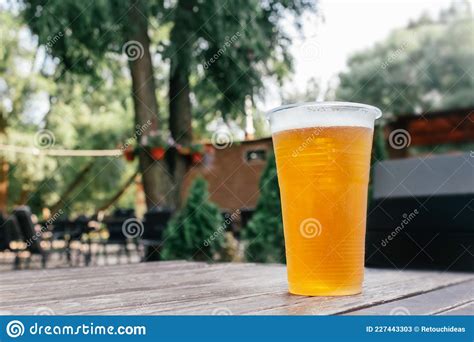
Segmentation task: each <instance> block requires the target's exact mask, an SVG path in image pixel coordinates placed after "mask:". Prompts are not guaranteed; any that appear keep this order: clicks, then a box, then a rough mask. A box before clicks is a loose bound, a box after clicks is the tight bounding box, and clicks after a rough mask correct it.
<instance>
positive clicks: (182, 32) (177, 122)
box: [168, 0, 195, 206]
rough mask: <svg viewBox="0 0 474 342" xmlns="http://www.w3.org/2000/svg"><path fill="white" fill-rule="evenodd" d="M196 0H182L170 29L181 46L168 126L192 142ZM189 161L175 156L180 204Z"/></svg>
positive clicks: (172, 72)
mask: <svg viewBox="0 0 474 342" xmlns="http://www.w3.org/2000/svg"><path fill="white" fill-rule="evenodd" d="M194 5H195V1H192V0H186V1H183V0H180V1H178V4H177V10H176V17H175V26H174V27H173V29H172V31H171V41H172V43H173V44H174V45H175V46H176V47H178V49H179V50H177V51H175V52H174V54H173V57H172V60H171V67H170V83H169V94H168V96H169V114H170V116H169V127H170V132H171V136H172V137H173V139H174V140H175V141H176V142H177V143H178V144H181V145H184V146H190V145H191V143H192V140H193V135H192V126H191V122H192V107H191V100H190V87H189V75H190V65H189V63H190V60H191V58H192V56H191V55H192V51H191V49H192V44H193V42H194V39H193V36H191V37H190V36H189V34H187V33H188V32H190V29H189V28H186V27H185V26H186V25H187V24H188V23H189V20H188V19H187V18H189V17H190V16H192V15H193V12H192V10H193V7H194ZM188 166H189V162H188V159H187V158H186V157H185V156H182V155H180V154H178V153H175V154H174V156H173V169H172V171H173V178H174V185H175V187H174V191H173V195H174V201H175V203H177V205H178V206H181V186H182V183H183V180H184V176H185V174H186V171H187V169H188Z"/></svg>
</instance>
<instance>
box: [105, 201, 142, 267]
mask: <svg viewBox="0 0 474 342" xmlns="http://www.w3.org/2000/svg"><path fill="white" fill-rule="evenodd" d="M131 219H136V216H135V211H134V210H133V209H123V208H119V209H116V210H115V211H114V213H113V215H112V216H111V217H109V218H107V219H105V220H104V223H105V224H106V226H107V230H108V232H109V238H108V239H107V241H104V242H103V243H102V245H103V254H104V257H105V260H106V262H107V261H108V252H107V245H118V246H119V250H118V253H117V258H118V259H119V260H120V256H121V255H122V253H123V252H125V255H126V256H127V260H128V261H129V262H130V258H131V256H130V250H129V248H128V244H129V242H133V243H134V245H135V248H136V250H137V251H138V242H137V239H136V238H130V237H129V236H127V235H126V234H125V233H124V230H125V229H126V228H125V225H126V222H127V220H131ZM128 222H130V221H128Z"/></svg>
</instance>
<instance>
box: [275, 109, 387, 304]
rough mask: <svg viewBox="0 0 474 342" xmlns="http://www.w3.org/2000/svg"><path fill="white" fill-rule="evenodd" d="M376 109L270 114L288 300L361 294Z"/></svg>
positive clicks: (281, 111) (377, 114)
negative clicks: (280, 207)
mask: <svg viewBox="0 0 474 342" xmlns="http://www.w3.org/2000/svg"><path fill="white" fill-rule="evenodd" d="M380 116H381V111H380V110H379V109H378V108H375V107H372V106H368V105H364V104H359V103H349V102H314V103H302V104H293V105H287V106H282V107H279V108H276V109H274V110H272V111H270V112H269V113H268V114H267V117H268V119H269V121H270V126H271V131H272V138H273V147H274V151H275V157H276V164H277V173H278V182H279V186H280V196H281V206H282V215H283V227H284V235H285V249H286V262H287V272H288V285H289V291H290V293H293V294H297V295H306V296H344V295H352V294H357V293H360V292H361V291H362V281H363V278H364V247H365V246H364V245H365V225H366V213H367V193H368V183H369V173H370V156H371V149H372V137H373V130H374V122H375V120H376V119H377V118H379V117H380Z"/></svg>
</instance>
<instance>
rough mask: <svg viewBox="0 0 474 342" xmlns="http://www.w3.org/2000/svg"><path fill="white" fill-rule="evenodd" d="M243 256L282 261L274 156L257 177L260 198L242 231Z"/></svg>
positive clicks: (278, 194) (283, 260)
mask: <svg viewBox="0 0 474 342" xmlns="http://www.w3.org/2000/svg"><path fill="white" fill-rule="evenodd" d="M242 237H243V239H244V240H245V243H246V251H245V256H246V259H247V260H248V261H254V262H285V240H284V236H283V222H282V218H281V204H280V189H279V186H278V178H277V170H276V164H275V156H274V155H271V156H270V158H269V159H268V164H267V166H266V168H265V170H264V171H263V174H262V176H261V179H260V197H259V200H258V203H257V207H256V209H255V213H254V214H253V216H252V219H251V220H250V222H249V223H248V225H247V227H245V228H244V229H243V231H242Z"/></svg>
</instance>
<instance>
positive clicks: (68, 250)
mask: <svg viewBox="0 0 474 342" xmlns="http://www.w3.org/2000/svg"><path fill="white" fill-rule="evenodd" d="M66 260H67V264H68V265H69V266H72V258H71V240H67V242H66Z"/></svg>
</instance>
